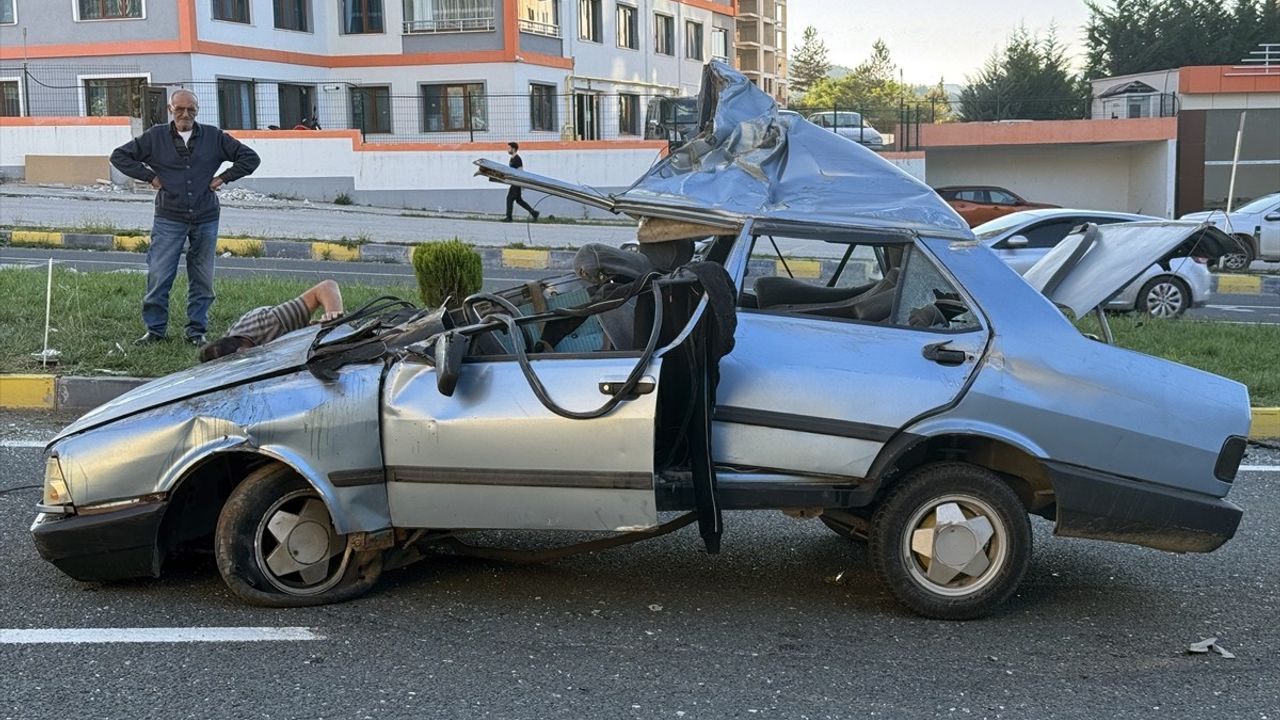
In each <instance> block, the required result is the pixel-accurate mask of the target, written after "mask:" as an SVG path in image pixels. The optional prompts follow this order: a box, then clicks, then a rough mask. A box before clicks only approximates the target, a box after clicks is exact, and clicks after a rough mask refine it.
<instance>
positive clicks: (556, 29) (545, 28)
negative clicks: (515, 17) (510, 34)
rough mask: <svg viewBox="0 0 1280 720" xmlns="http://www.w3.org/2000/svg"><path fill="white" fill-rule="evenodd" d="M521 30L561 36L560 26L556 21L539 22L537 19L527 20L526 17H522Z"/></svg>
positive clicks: (549, 35)
mask: <svg viewBox="0 0 1280 720" xmlns="http://www.w3.org/2000/svg"><path fill="white" fill-rule="evenodd" d="M520 32H527V33H532V34H534V35H546V36H547V37H557V38H558V37H560V26H559V25H557V24H555V23H546V22H538V21H537V20H526V19H524V18H520Z"/></svg>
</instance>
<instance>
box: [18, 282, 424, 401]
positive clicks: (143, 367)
mask: <svg viewBox="0 0 1280 720" xmlns="http://www.w3.org/2000/svg"><path fill="white" fill-rule="evenodd" d="M186 285H187V281H186V276H185V275H184V274H179V275H178V279H177V281H176V282H174V287H173V292H172V293H171V295H170V298H169V338H170V340H169V342H167V343H160V344H157V345H149V346H145V347H135V346H134V345H133V341H134V340H135V339H137V338H138V337H141V336H142V334H143V333H144V332H145V331H146V328H145V326H143V324H142V296H143V293H144V289H145V286H146V277H145V276H144V275H142V274H140V273H78V272H72V271H69V270H66V269H60V268H55V269H54V273H53V304H52V322H51V326H52V327H53V328H54V330H55V332H51V333H50V334H49V347H51V348H55V349H57V350H59V351H61V353H62V355H61V356H60V357H59V364H58V366H57V367H56V368H54V369H53V370H52V371H53V372H56V373H57V374H59V375H103V374H112V373H117V374H122V375H134V376H138V377H158V376H160V375H167V374H168V373H171V372H174V371H176V370H181V369H183V368H186V367H189V366H191V365H194V364H195V363H196V349H195V348H194V347H192V346H190V345H187V344H186V343H184V342H182V331H183V326H184V325H185V324H186V319H187V310H186V306H187V292H186ZM310 285H311V283H309V282H306V281H302V280H283V279H276V278H253V279H230V278H219V279H216V280H215V283H214V292H215V293H216V295H217V300H216V301H215V302H214V304H213V309H212V311H211V312H210V318H209V322H210V327H209V337H210V339H212V338H214V337H217V336H218V335H219V334H220V333H222V332H224V331H225V330H226V329H227V328H228V327H229V326H230V325H231V323H232V322H234V321H235V320H236V318H238V317H240V315H241V314H242V313H244V312H245V311H246V310H249V309H252V308H255V307H259V306H261V305H274V304H276V303H279V302H283V301H285V300H288V299H289V298H292V297H296V296H298V295H299V294H301V293H302V292H303V291H304V290H306V289H307V288H308V287H310ZM44 292H45V273H44V272H42V271H37V270H22V269H0V299H2V300H3V302H0V373H13V372H40V371H41V370H40V368H39V365H38V363H37V364H33V363H32V358H31V353H35V352H39V351H40V348H41V342H42V340H43V336H44ZM379 295H396V296H398V297H402V298H405V299H413V298H415V297H416V290H415V289H414V288H413V287H412V286H411V285H408V284H406V285H404V286H401V287H374V286H362V285H343V286H342V296H343V299H344V301H345V304H346V307H347V309H348V310H352V309H355V308H357V307H359V306H360V305H362V304H363V303H365V302H367V301H368V300H370V299H372V298H374V297H377V296H379ZM117 343H118V344H119V347H117Z"/></svg>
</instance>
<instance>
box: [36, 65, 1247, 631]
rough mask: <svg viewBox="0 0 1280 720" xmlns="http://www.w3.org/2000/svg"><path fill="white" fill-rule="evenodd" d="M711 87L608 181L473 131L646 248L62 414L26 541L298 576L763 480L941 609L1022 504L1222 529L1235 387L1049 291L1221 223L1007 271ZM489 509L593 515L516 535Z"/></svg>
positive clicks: (919, 187)
mask: <svg viewBox="0 0 1280 720" xmlns="http://www.w3.org/2000/svg"><path fill="white" fill-rule="evenodd" d="M699 111H700V120H699V122H700V127H701V131H700V133H699V134H698V135H697V136H696V137H695V138H694V139H693V140H691V141H690V142H689V143H687V144H686V145H684V146H682V147H680V148H678V149H677V150H675V151H674V152H672V153H671V154H670V155H669V156H668V157H666V158H664V159H663V160H662V161H661V162H659V163H658V164H656V165H655V166H654V167H653V168H652V169H651V170H650V171H649V172H648V173H647V174H646V175H645V176H644V177H642V178H641V179H640V180H639V181H638V182H637V183H636V184H635V185H634V186H632V187H631V188H630V189H628V190H627V191H625V192H622V193H618V194H615V195H610V194H606V193H602V192H598V191H596V190H593V189H591V188H586V187H581V186H574V185H571V184H568V183H562V182H559V181H556V180H553V179H550V178H545V177H540V176H537V175H534V174H531V173H526V172H523V171H522V170H514V169H511V168H508V167H505V166H501V165H497V164H494V163H489V162H487V161H479V162H478V163H477V164H478V165H479V171H480V173H481V174H483V175H485V176H487V177H489V178H491V179H494V180H496V181H500V182H505V183H510V184H513V185H519V186H522V187H527V188H532V189H536V190H541V191H544V192H548V193H555V194H557V195H560V196H563V197H567V198H573V199H576V200H578V201H581V202H583V203H587V204H589V205H592V206H595V207H599V208H604V209H607V210H610V211H613V212H619V213H626V214H628V215H631V216H633V217H636V218H638V219H639V221H640V227H639V230H638V240H639V245H638V248H639V252H628V251H622V250H618V249H615V248H611V247H605V246H599V245H591V246H587V247H584V248H583V249H582V251H581V252H579V253H578V256H577V259H576V261H575V268H574V269H575V272H574V273H572V274H567V275H564V276H562V277H555V278H550V279H547V280H545V281H542V282H537V283H529V284H525V285H521V286H518V287H515V288H512V289H510V290H509V291H506V292H500V293H495V294H488V293H480V294H477V295H474V296H471V297H469V298H466V301H465V302H464V303H463V304H462V306H461V307H457V308H441V309H431V308H427V309H419V308H415V307H411V306H408V304H407V303H402V302H398V301H395V300H391V299H386V300H381V301H376V302H374V303H371V304H370V305H368V306H366V307H364V308H362V309H360V310H359V311H356V312H354V313H352V314H351V315H350V316H348V317H347V318H343V319H342V320H341V321H339V322H332V323H328V324H324V325H321V326H318V327H312V328H309V329H306V330H302V331H298V332H296V333H293V334H291V335H287V336H285V337H283V338H281V339H279V340H277V341H276V342H273V343H270V344H268V345H266V346H263V347H259V348H255V349H253V350H250V351H247V352H243V353H240V354H237V355H233V356H230V357H226V358H223V359H220V360H218V361H215V362H212V363H209V364H207V365H203V366H200V367H196V368H192V369H190V370H187V371H184V372H180V373H176V374H174V375H170V376H168V377H165V378H162V379H159V380H156V381H154V382H152V383H150V384H148V385H145V386H143V387H141V388H138V389H137V390H134V391H133V392H130V393H128V394H126V395H124V396H121V397H120V398H118V399H116V400H114V401H112V402H110V403H108V404H106V405H104V406H102V407H100V408H98V409H96V410H94V411H92V412H90V413H88V414H87V415H85V416H84V417H82V418H80V419H79V420H78V421H76V422H75V423H74V424H72V425H71V426H70V427H68V428H66V429H65V430H64V431H63V432H62V433H61V434H59V435H58V437H57V438H55V439H54V440H53V442H52V443H51V444H50V445H49V448H48V459H47V468H46V475H45V480H44V498H43V500H42V504H41V505H40V508H39V511H40V514H39V516H38V517H37V519H36V521H35V524H34V525H33V527H32V533H33V535H34V538H35V542H36V545H37V547H38V548H39V551H40V553H41V555H42V556H43V557H44V558H45V559H47V560H48V561H50V562H52V563H53V564H54V565H56V566H57V567H59V568H60V569H61V570H63V571H64V572H66V573H67V574H69V575H71V576H73V577H75V578H78V579H82V580H110V579H113V578H122V577H130V576H153V575H158V574H159V573H160V572H161V571H162V569H163V566H164V561H165V559H166V558H167V557H169V556H170V554H171V553H172V552H173V551H174V550H175V549H177V548H180V547H182V546H184V545H189V544H193V543H195V544H199V543H203V544H206V545H208V544H211V545H212V547H213V549H214V554H215V556H216V560H217V565H218V569H219V571H220V572H221V574H222V576H223V578H224V579H225V580H226V582H227V584H228V585H229V587H230V588H231V589H232V591H234V593H235V594H236V595H237V596H239V597H240V598H243V599H244V600H246V601H248V602H251V603H256V604H262V605H272V606H297V605H307V604H316V603H325V602H334V601H340V600H345V599H349V598H352V597H355V596H357V595H359V594H361V593H363V592H365V591H366V590H368V589H369V588H370V587H371V586H372V585H373V584H374V583H375V581H376V580H377V578H378V576H379V574H380V573H381V572H382V571H383V570H386V569H390V568H393V567H396V566H399V565H403V564H406V563H409V562H412V561H414V560H417V559H420V558H422V557H424V556H429V555H430V554H431V553H433V552H452V553H460V554H468V555H476V556H482V557H491V558H524V559H554V558H556V557H562V556H564V555H567V554H570V553H574V552H581V551H586V550H598V549H601V548H604V547H609V546H614V545H620V544H623V543H627V542H633V541H636V540H642V539H646V538H651V537H654V536H656V535H660V534H663V533H667V532H670V531H672V530H675V529H677V528H679V527H682V526H684V525H687V524H691V523H697V525H698V528H699V533H700V535H701V539H702V541H703V543H704V545H705V547H706V549H707V550H708V551H709V552H712V553H714V552H716V551H718V550H719V548H720V543H721V538H722V535H723V533H724V530H725V529H724V526H723V524H722V513H723V512H724V511H726V510H766V509H776V510H783V511H785V512H787V513H788V514H790V515H793V516H796V517H802V518H815V517H816V518H819V519H820V520H821V521H822V522H824V523H826V524H827V525H828V526H830V528H831V529H832V530H834V531H836V532H838V533H840V534H842V535H846V536H850V537H855V538H865V539H866V540H867V541H868V543H869V548H870V556H871V558H872V561H873V563H874V565H875V569H876V571H877V573H878V575H879V576H880V577H881V578H882V579H883V581H884V583H885V584H886V586H887V587H888V589H889V590H890V591H892V592H893V594H894V595H895V596H896V597H897V598H898V599H900V600H901V601H902V602H903V603H904V604H905V605H906V606H908V607H909V608H911V609H912V610H914V611H915V612H917V613H920V614H923V615H926V616H930V617H937V618H951V619H957V618H972V617H977V616H980V615H983V614H985V613H987V612H989V611H991V610H992V609H993V608H995V607H997V606H998V605H999V604H1000V603H1001V602H1002V601H1004V600H1005V599H1006V598H1008V597H1009V596H1010V595H1011V594H1012V593H1013V592H1014V590H1015V589H1016V588H1017V586H1018V584H1019V582H1020V580H1021V578H1022V577H1023V574H1024V573H1025V571H1026V569H1027V567H1028V565H1029V563H1030V561H1031V547H1032V545H1031V524H1030V521H1029V516H1030V515H1031V514H1035V515H1040V516H1042V517H1045V518H1049V519H1051V520H1053V521H1054V522H1055V523H1056V525H1055V531H1056V533H1057V534H1059V535H1064V536H1071V537H1082V538H1097V539H1103V540H1113V541H1118V542H1125V543H1134V544H1138V545H1144V546H1148V547H1153V548H1158V549H1162V550H1170V551H1175V552H1209V551H1211V550H1213V549H1215V548H1217V547H1218V546H1219V545H1221V544H1222V543H1224V542H1226V541H1227V540H1228V539H1230V538H1231V537H1232V535H1233V534H1234V533H1235V531H1236V527H1237V525H1238V523H1239V522H1240V517H1241V510H1240V508H1238V507H1236V506H1235V505H1233V504H1232V503H1230V502H1228V501H1227V500H1226V499H1225V497H1226V495H1227V493H1228V492H1229V491H1230V489H1231V485H1232V481H1233V480H1234V478H1235V475H1236V471H1237V468H1238V466H1239V464H1240V461H1241V458H1242V456H1243V453H1244V450H1245V444H1246V441H1245V437H1246V436H1247V434H1248V430H1249V422H1250V414H1249V400H1248V395H1247V392H1246V389H1245V388H1244V387H1243V386H1242V385H1240V384H1239V383H1236V382H1233V381H1230V380H1227V379H1224V378H1221V377H1217V376H1215V375H1211V374H1208V373H1205V372H1201V371H1199V370H1194V369H1192V368H1188V367H1184V366H1182V365H1178V364H1175V363H1172V362H1167V361H1164V360H1160V359H1156V358H1152V357H1149V356H1146V355H1142V354H1139V353H1136V352H1132V351H1129V350H1125V349H1122V348H1118V347H1114V346H1112V345H1110V344H1107V343H1106V342H1102V341H1100V340H1098V339H1094V338H1092V337H1088V336H1085V335H1083V334H1082V333H1081V332H1080V330H1078V329H1077V327H1076V326H1075V325H1074V324H1073V322H1072V321H1071V319H1069V318H1068V317H1067V314H1070V315H1073V316H1075V317H1081V316H1084V315H1086V314H1088V313H1090V312H1094V311H1095V309H1096V308H1098V307H1099V306H1100V305H1102V304H1103V303H1104V302H1105V301H1106V300H1107V299H1108V298H1109V297H1110V296H1111V295H1112V294H1114V293H1115V292H1117V291H1119V290H1120V289H1121V288H1123V287H1124V286H1125V285H1126V284H1128V283H1129V282H1131V281H1132V280H1133V278H1134V277H1136V276H1137V275H1139V274H1140V273H1141V272H1142V271H1143V270H1145V269H1146V268H1147V267H1148V266H1150V265H1151V264H1152V263H1153V262H1167V261H1168V259H1169V258H1171V257H1175V256H1178V255H1186V254H1191V253H1192V252H1194V253H1195V254H1198V255H1210V254H1213V253H1214V252H1221V251H1224V250H1225V248H1226V247H1228V246H1226V245H1223V246H1222V247H1215V243H1221V242H1223V240H1224V238H1223V237H1221V233H1217V234H1214V232H1213V231H1211V230H1206V229H1205V228H1204V227H1202V226H1198V225H1195V224H1191V223H1159V222H1157V223H1135V224H1129V225H1117V226H1108V227H1102V228H1099V227H1094V226H1086V227H1083V228H1080V229H1078V231H1077V232H1076V233H1074V234H1073V235H1072V236H1071V237H1070V238H1068V239H1067V240H1066V241H1064V242H1063V243H1061V244H1060V245H1059V246H1058V247H1057V248H1055V249H1054V251H1053V252H1052V253H1050V254H1049V255H1048V256H1046V257H1045V258H1044V259H1043V260H1042V261H1041V263H1040V264H1039V265H1038V266H1037V267H1036V268H1033V269H1032V270H1031V271H1030V272H1028V273H1027V276H1026V279H1025V280H1024V279H1022V278H1020V277H1019V276H1018V275H1017V274H1016V273H1014V272H1013V271H1012V270H1010V269H1009V268H1008V267H1007V266H1006V265H1005V264H1004V263H1002V262H1001V261H1000V260H999V259H998V258H997V257H996V256H995V255H994V254H992V252H991V251H990V250H989V249H987V248H985V247H983V246H982V245H981V244H979V243H977V242H976V241H975V240H974V238H973V236H972V234H971V233H970V232H969V230H968V228H967V227H966V225H965V223H964V222H963V221H962V220H961V219H960V218H959V217H958V216H957V215H956V214H955V213H954V212H953V211H952V210H951V209H950V208H949V207H948V206H947V205H946V204H945V203H943V202H942V201H941V200H940V199H939V198H938V197H937V196H936V195H935V194H934V193H933V192H932V191H931V190H930V189H929V188H928V187H926V186H925V185H923V184H922V183H920V182H918V181H916V180H915V179H913V178H911V177H910V176H908V175H906V174H905V173H902V172H900V171H899V170H897V169H896V168H894V167H893V166H892V165H890V164H889V163H887V162H885V161H884V160H882V159H881V158H879V157H878V156H877V155H875V154H874V153H873V152H871V151H869V150H866V149H865V148H862V147H859V146H857V145H854V144H852V143H849V142H847V141H846V140H844V139H842V138H839V137H836V136H834V135H832V134H831V133H827V132H824V131H822V130H821V129H819V128H817V127H815V126H813V125H812V124H810V123H807V122H805V121H803V120H801V119H799V118H795V117H786V116H783V117H780V116H779V113H778V111H777V108H776V106H775V105H774V103H773V101H772V100H771V99H770V98H769V97H768V96H766V95H765V94H763V93H762V92H760V91H759V90H757V89H756V88H754V87H753V86H752V85H751V83H749V82H748V81H747V80H746V79H745V78H743V77H742V76H741V75H740V74H738V73H737V72H735V71H733V70H731V69H729V68H728V67H726V66H724V65H721V64H718V63H713V64H711V65H709V66H708V68H707V72H706V75H705V77H704V87H703V92H702V96H701V98H700V102H699ZM1227 241H1228V242H1229V239H1228V240H1227ZM813 248H821V249H824V250H826V251H827V252H825V253H821V254H819V256H820V257H825V258H827V259H822V260H797V259H796V256H797V255H803V254H804V251H805V250H806V249H813ZM1099 319H1100V321H1101V323H1102V324H1101V329H1102V334H1103V335H1104V336H1105V335H1106V324H1105V319H1106V318H1105V316H1103V315H1101V314H1100V313H1099ZM1173 388H1178V391H1177V392H1175V391H1173V390H1172V389H1173ZM1188 389H1190V390H1191V391H1190V392H1188V391H1187V390H1188ZM1188 417H1192V418H1195V419H1196V421H1195V422H1194V423H1188V422H1187V421H1186V418H1188ZM673 512H674V513H679V514H676V515H669V514H668V515H664V513H673ZM485 529H518V530H544V531H554V530H572V531H595V532H600V533H609V535H607V536H604V537H601V538H599V539H596V540H592V541H588V542H584V543H577V544H573V545H569V546H565V547H563V548H559V549H555V550H542V551H537V552H532V553H530V552H525V553H524V554H523V555H522V554H521V552H520V551H517V550H510V549H503V548H498V547H489V546H483V545H476V544H474V543H475V540H474V539H473V538H471V537H470V535H471V534H473V533H474V532H475V531H481V530H485ZM741 541H742V542H750V539H749V538H742V539H741Z"/></svg>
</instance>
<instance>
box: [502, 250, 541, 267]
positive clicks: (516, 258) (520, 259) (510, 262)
mask: <svg viewBox="0 0 1280 720" xmlns="http://www.w3.org/2000/svg"><path fill="white" fill-rule="evenodd" d="M550 262H551V252H550V251H548V250H526V249H523V248H503V249H502V264H503V265H504V266H506V267H509V268H524V269H526V270H546V269H547V265H548V264H549V263H550Z"/></svg>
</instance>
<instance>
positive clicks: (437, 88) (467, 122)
mask: <svg viewBox="0 0 1280 720" xmlns="http://www.w3.org/2000/svg"><path fill="white" fill-rule="evenodd" d="M488 129H489V112H488V109H487V107H486V101H485V96H484V85H483V84H481V83H467V84H458V85H423V86H422V132H449V131H457V130H488Z"/></svg>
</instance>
